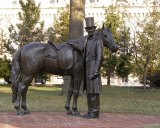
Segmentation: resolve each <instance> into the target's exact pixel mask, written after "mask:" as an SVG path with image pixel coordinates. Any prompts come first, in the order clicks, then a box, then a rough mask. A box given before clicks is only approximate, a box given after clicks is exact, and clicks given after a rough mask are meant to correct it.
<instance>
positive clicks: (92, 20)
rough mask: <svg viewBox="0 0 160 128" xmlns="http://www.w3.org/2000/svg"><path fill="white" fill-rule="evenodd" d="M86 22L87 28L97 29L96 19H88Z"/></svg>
mask: <svg viewBox="0 0 160 128" xmlns="http://www.w3.org/2000/svg"><path fill="white" fill-rule="evenodd" d="M85 21H86V27H85V28H91V27H96V26H95V25H94V18H93V17H86V18H85Z"/></svg>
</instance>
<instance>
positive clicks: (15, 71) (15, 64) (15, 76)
mask: <svg viewBox="0 0 160 128" xmlns="http://www.w3.org/2000/svg"><path fill="white" fill-rule="evenodd" d="M21 51H22V48H20V49H19V50H18V51H17V52H16V54H15V55H14V57H13V59H12V70H11V82H12V87H11V88H12V103H15V101H16V99H17V93H18V86H19V82H20V78H21V77H20V76H21V67H20V57H21Z"/></svg>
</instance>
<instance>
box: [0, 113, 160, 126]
mask: <svg viewBox="0 0 160 128" xmlns="http://www.w3.org/2000/svg"><path fill="white" fill-rule="evenodd" d="M149 125H156V126H157V125H158V126H160V116H146V115H136V114H120V113H118V114H117V113H101V115H100V118H99V119H84V118H82V117H75V116H67V115H66V113H65V112H32V113H31V114H29V115H24V116H17V115H16V114H15V113H14V112H0V128H148V126H149ZM156 128H158V127H156Z"/></svg>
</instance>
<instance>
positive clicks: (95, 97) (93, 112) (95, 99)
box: [83, 93, 100, 118]
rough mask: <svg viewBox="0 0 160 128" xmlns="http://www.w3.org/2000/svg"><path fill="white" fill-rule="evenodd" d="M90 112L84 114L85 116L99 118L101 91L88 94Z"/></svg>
mask: <svg viewBox="0 0 160 128" xmlns="http://www.w3.org/2000/svg"><path fill="white" fill-rule="evenodd" d="M87 102H88V113H87V114H85V115H83V117H84V118H99V109H100V100H99V93H89V94H87Z"/></svg>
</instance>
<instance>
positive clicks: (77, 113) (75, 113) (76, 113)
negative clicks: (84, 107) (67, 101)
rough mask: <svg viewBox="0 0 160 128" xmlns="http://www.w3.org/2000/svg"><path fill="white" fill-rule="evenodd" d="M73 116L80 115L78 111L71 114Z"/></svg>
mask: <svg viewBox="0 0 160 128" xmlns="http://www.w3.org/2000/svg"><path fill="white" fill-rule="evenodd" d="M73 115H74V116H81V114H80V113H79V112H78V111H76V112H73Z"/></svg>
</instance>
